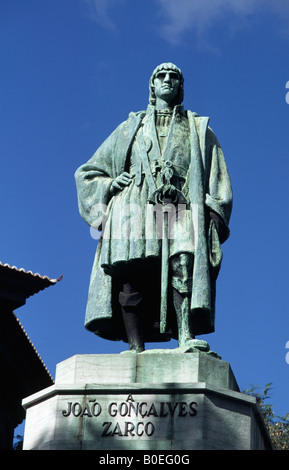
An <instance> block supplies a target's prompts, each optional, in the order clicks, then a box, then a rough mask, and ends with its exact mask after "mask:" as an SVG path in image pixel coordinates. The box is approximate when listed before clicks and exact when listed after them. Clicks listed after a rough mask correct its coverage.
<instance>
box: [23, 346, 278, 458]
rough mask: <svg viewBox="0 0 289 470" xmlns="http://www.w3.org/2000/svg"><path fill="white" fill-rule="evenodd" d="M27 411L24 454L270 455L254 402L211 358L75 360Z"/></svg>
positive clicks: (153, 355)
mask: <svg viewBox="0 0 289 470" xmlns="http://www.w3.org/2000/svg"><path fill="white" fill-rule="evenodd" d="M23 406H24V408H25V409H26V426H25V434H24V450H28V449H37V450H41V449H42V450H96V449H98V450H193V449H199V450H202V449H212V450H213V449H228V450H229V449H230V450H243V449H270V448H271V443H270V439H269V437H268V434H267V432H266V429H265V426H264V423H263V421H262V419H261V416H260V414H259V411H258V408H257V406H256V401H255V399H254V398H253V397H250V396H247V395H244V394H242V393H240V391H239V388H238V385H237V383H236V380H235V378H234V375H233V373H232V370H231V367H230V365H229V363H227V362H225V361H223V360H221V359H218V358H215V357H211V356H209V355H206V354H204V353H187V354H184V353H182V354H178V353H176V352H170V351H169V350H168V351H167V350H164V351H162V350H160V351H155V352H154V351H146V352H143V353H141V354H119V355H117V354H112V355H106V354H104V355H79V356H78V355H77V356H73V357H71V358H69V359H67V360H65V361H63V362H61V363H60V364H58V365H57V369H56V378H55V385H53V386H51V387H48V388H46V389H44V390H42V391H41V392H39V393H36V394H35V395H32V396H30V397H28V398H27V399H25V400H24V401H23Z"/></svg>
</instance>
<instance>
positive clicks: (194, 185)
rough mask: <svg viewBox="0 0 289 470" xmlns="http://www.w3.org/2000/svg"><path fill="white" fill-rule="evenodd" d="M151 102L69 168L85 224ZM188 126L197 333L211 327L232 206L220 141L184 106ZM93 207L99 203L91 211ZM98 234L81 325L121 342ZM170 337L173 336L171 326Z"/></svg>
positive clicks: (105, 201) (104, 198)
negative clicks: (218, 227)
mask: <svg viewBox="0 0 289 470" xmlns="http://www.w3.org/2000/svg"><path fill="white" fill-rule="evenodd" d="M149 112H153V110H152V107H151V106H149V107H148V110H147V111H146V112H145V111H140V112H137V113H134V112H132V113H130V114H129V117H128V119H127V120H126V121H125V122H123V123H121V124H120V125H119V126H118V127H117V128H116V129H115V131H114V132H113V133H112V134H111V135H110V136H109V137H108V138H107V139H106V140H105V141H104V142H103V144H102V145H101V146H100V147H99V148H98V150H97V151H96V152H95V154H94V155H93V156H92V158H91V159H90V160H89V161H88V162H87V163H85V164H84V165H81V166H80V167H79V168H78V169H77V171H76V173H75V181H76V187H77V197H78V206H79V212H80V215H81V217H82V218H83V219H84V220H85V222H87V223H88V224H89V225H90V226H93V227H96V225H95V224H96V222H97V228H98V229H100V230H101V225H102V222H104V220H105V217H106V208H107V206H108V205H109V202H110V200H111V198H112V197H113V196H112V192H111V185H112V182H113V180H114V179H115V178H116V177H117V176H118V175H120V174H121V173H123V172H124V171H128V169H129V158H130V149H131V147H132V144H133V141H134V137H135V135H136V133H137V131H138V130H139V128H140V126H141V123H142V119H143V118H144V117H145V116H146V114H147V113H149ZM186 115H187V118H188V122H189V128H190V144H191V162H190V167H189V171H188V175H187V180H188V181H189V200H190V204H191V205H193V207H194V208H195V212H196V213H195V215H194V216H195V217H196V218H197V226H198V236H197V243H196V246H195V252H194V264H193V273H192V295H191V305H190V315H191V316H192V317H191V318H192V323H193V328H194V331H195V333H196V334H197V335H199V334H207V333H211V332H213V331H214V325H215V285H216V279H217V276H218V273H219V269H220V266H221V261H222V249H221V243H223V242H224V241H225V240H226V239H227V238H228V237H229V233H230V232H229V228H228V225H229V220H230V215H231V210H232V187H231V182H230V177H229V174H228V171H227V166H226V162H225V158H224V155H223V152H222V149H221V147H220V144H219V142H218V140H217V138H216V136H215V134H214V133H213V131H212V129H211V128H210V127H209V125H208V124H209V118H208V117H200V116H198V115H197V114H196V113H192V112H191V111H186ZM93 207H98V208H99V207H103V211H100V212H98V213H97V217H96V213H95V212H94V211H93V210H92V208H93ZM210 213H214V214H215V215H216V216H217V217H218V220H219V221H220V222H221V226H222V230H221V231H220V232H217V230H216V226H215V224H214V223H213V222H212V220H211V219H210V217H209V214H210ZM102 242H103V241H102V238H101V237H100V240H99V242H98V246H97V250H96V255H95V259H94V263H93V267H92V272H91V277H90V285H89V292H88V301H87V307H86V315H85V327H86V328H87V329H88V330H89V331H92V332H93V333H95V334H96V335H98V336H100V337H102V338H105V339H109V340H123V341H127V339H126V334H125V330H124V327H123V324H122V319H121V314H120V307H119V303H118V297H117V296H118V291H119V288H118V286H117V280H116V279H114V278H113V277H111V276H110V275H108V274H107V273H105V271H104V269H103V268H102V267H101V265H100V254H101V247H102ZM170 336H171V337H176V332H175V331H172V332H171V334H170ZM168 339H169V337H167V336H165V335H161V334H160V333H159V334H157V335H152V334H151V335H150V333H149V332H148V334H147V336H146V338H145V341H166V340H168Z"/></svg>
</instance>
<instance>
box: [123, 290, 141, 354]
mask: <svg viewBox="0 0 289 470" xmlns="http://www.w3.org/2000/svg"><path fill="white" fill-rule="evenodd" d="M141 301H142V297H141V295H140V294H139V292H136V291H135V290H134V289H133V287H132V286H131V284H129V283H126V284H124V285H123V291H122V292H120V294H119V303H120V305H121V310H122V318H123V323H124V327H125V331H126V335H127V340H128V344H129V350H130V351H134V352H142V351H144V349H145V346H144V338H143V324H142V315H141V312H140V304H141Z"/></svg>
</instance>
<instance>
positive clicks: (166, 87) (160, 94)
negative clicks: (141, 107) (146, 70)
mask: <svg viewBox="0 0 289 470" xmlns="http://www.w3.org/2000/svg"><path fill="white" fill-rule="evenodd" d="M179 86H180V79H179V74H178V73H177V72H175V71H174V70H160V71H159V72H158V73H157V74H156V76H155V79H154V87H155V95H156V98H160V99H162V100H164V101H166V102H167V103H168V104H170V103H171V102H172V101H173V99H174V98H175V97H176V95H177V94H178V91H179Z"/></svg>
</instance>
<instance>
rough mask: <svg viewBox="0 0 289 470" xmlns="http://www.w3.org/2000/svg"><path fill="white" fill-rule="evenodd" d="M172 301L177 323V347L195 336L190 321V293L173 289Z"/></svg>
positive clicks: (184, 344)
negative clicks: (182, 292)
mask: <svg viewBox="0 0 289 470" xmlns="http://www.w3.org/2000/svg"><path fill="white" fill-rule="evenodd" d="M173 302H174V308H175V312H176V317H177V325H178V343H179V347H182V346H186V344H187V343H188V341H190V340H192V339H194V338H195V335H194V332H193V331H192V325H191V321H190V308H189V306H190V295H189V294H188V293H186V294H181V293H180V292H178V291H177V290H176V289H174V290H173Z"/></svg>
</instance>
